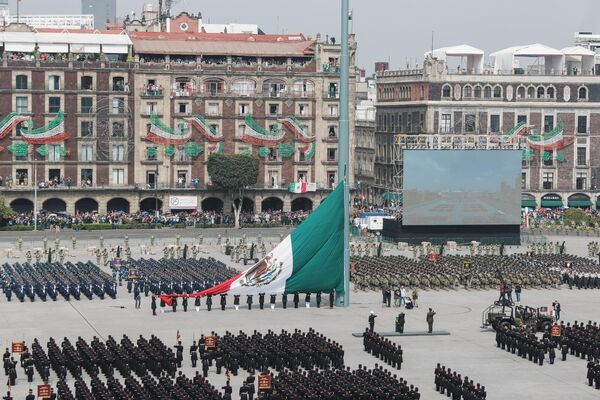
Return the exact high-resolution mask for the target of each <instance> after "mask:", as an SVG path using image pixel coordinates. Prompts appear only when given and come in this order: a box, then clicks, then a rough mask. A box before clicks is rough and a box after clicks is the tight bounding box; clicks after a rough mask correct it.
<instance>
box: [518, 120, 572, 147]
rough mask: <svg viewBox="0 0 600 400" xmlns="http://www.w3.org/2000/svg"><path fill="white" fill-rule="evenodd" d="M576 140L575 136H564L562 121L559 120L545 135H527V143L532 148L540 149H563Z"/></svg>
mask: <svg viewBox="0 0 600 400" xmlns="http://www.w3.org/2000/svg"><path fill="white" fill-rule="evenodd" d="M574 141H575V138H573V137H565V136H564V126H563V123H562V122H559V123H558V124H557V125H556V127H555V128H554V129H553V130H552V131H550V132H548V133H546V134H544V135H540V134H535V135H530V136H527V145H528V146H529V147H530V148H532V149H539V150H554V149H562V148H564V147H567V146H569V145H570V144H573V142H574Z"/></svg>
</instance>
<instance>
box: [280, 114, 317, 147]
mask: <svg viewBox="0 0 600 400" xmlns="http://www.w3.org/2000/svg"><path fill="white" fill-rule="evenodd" d="M280 122H281V124H282V125H283V126H284V127H285V128H286V129H287V130H288V131H290V132H291V133H292V134H293V135H294V136H295V137H296V139H298V140H300V141H301V142H304V143H310V142H314V141H315V139H316V138H315V136H314V135H313V134H312V133H310V132H308V130H307V129H306V127H304V126H303V125H302V124H301V123H300V121H298V119H297V118H296V117H294V116H293V115H290V116H288V117H286V118H285V119H282V120H280Z"/></svg>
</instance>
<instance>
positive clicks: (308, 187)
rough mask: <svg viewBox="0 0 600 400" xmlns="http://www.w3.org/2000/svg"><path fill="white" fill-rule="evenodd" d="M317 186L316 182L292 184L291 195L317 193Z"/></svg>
mask: <svg viewBox="0 0 600 400" xmlns="http://www.w3.org/2000/svg"><path fill="white" fill-rule="evenodd" d="M316 191H317V184H316V183H314V182H311V183H307V182H296V183H290V192H291V193H306V192H316Z"/></svg>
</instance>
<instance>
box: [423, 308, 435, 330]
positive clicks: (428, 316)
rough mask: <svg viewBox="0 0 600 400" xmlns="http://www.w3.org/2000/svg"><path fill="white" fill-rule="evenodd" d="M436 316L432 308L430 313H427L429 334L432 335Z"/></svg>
mask: <svg viewBox="0 0 600 400" xmlns="http://www.w3.org/2000/svg"><path fill="white" fill-rule="evenodd" d="M434 316H435V311H433V310H432V309H431V308H430V309H429V311H428V312H427V317H426V318H425V319H426V321H427V327H428V328H427V329H428V330H427V332H429V333H432V332H433V317H434Z"/></svg>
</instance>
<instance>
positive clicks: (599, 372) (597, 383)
mask: <svg viewBox="0 0 600 400" xmlns="http://www.w3.org/2000/svg"><path fill="white" fill-rule="evenodd" d="M586 378H587V381H588V386H593V387H594V388H595V389H596V390H600V363H599V362H593V361H588V364H587V374H586Z"/></svg>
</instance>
